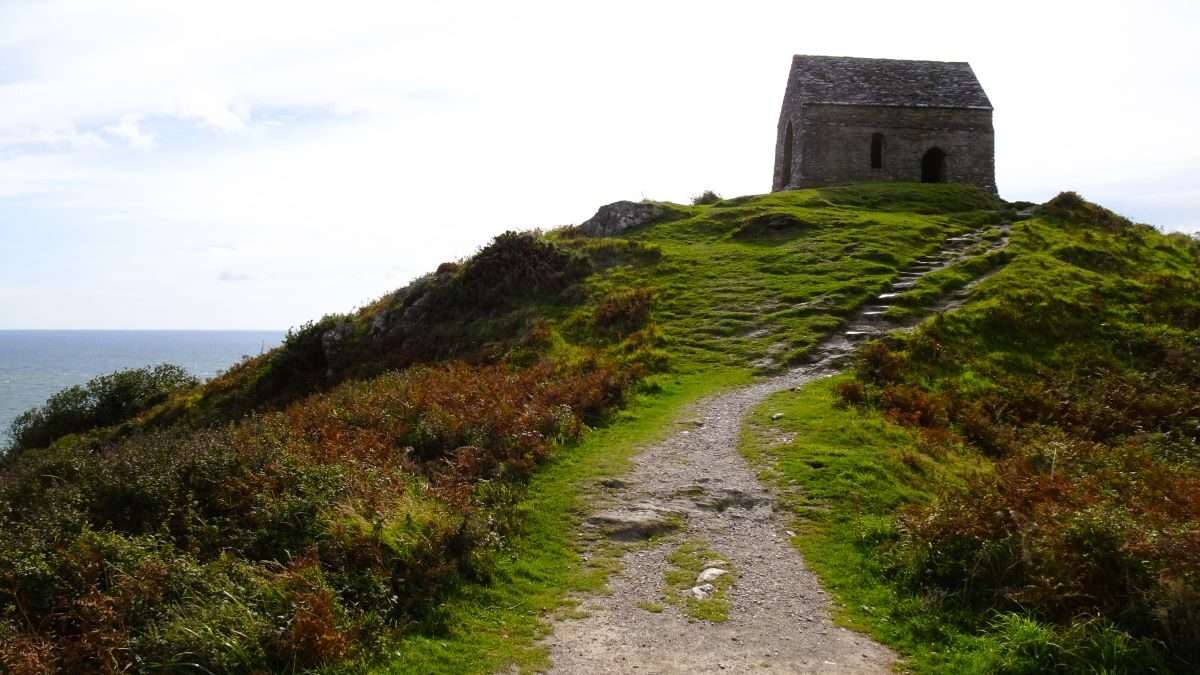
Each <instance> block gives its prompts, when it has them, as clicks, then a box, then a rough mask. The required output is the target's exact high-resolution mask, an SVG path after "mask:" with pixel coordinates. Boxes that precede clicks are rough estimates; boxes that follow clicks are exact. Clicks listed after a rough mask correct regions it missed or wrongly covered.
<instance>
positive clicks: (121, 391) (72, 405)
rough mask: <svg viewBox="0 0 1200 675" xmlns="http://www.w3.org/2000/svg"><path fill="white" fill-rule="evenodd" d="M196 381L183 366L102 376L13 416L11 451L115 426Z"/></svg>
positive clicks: (163, 366)
mask: <svg viewBox="0 0 1200 675" xmlns="http://www.w3.org/2000/svg"><path fill="white" fill-rule="evenodd" d="M198 384H199V380H197V379H196V378H195V377H193V376H192V375H190V374H188V372H187V371H186V370H184V369H183V368H180V367H179V366H176V365H172V364H169V363H164V364H162V365H158V366H153V367H146V368H133V369H130V370H120V371H117V372H115V373H111V374H109V375H102V376H100V377H97V378H94V379H92V380H89V381H88V382H87V383H86V384H82V385H76V386H73V387H68V388H66V389H64V390H62V391H60V392H58V393H57V394H55V395H53V396H51V397H50V399H49V400H47V401H46V403H45V404H43V405H41V406H38V407H36V408H33V409H32V410H29V411H26V412H24V413H22V414H21V415H19V416H18V417H17V418H16V419H15V420H13V422H12V425H11V426H10V428H9V435H10V436H11V437H12V449H13V450H25V449H29V448H44V447H46V446H48V445H50V444H51V443H53V442H54V441H55V440H57V439H59V438H62V437H63V436H66V435H68V434H77V433H82V432H85V431H89V430H91V429H95V428H97V427H107V426H112V425H114V424H120V423H121V422H125V421H127V420H129V419H132V418H133V417H135V416H136V415H138V414H140V413H142V412H145V411H146V410H148V409H149V408H150V407H152V406H155V405H157V404H159V403H162V402H163V401H165V400H166V399H167V397H169V396H170V395H171V394H173V393H175V392H178V391H181V390H184V389H190V388H192V387H195V386H196V385H198Z"/></svg>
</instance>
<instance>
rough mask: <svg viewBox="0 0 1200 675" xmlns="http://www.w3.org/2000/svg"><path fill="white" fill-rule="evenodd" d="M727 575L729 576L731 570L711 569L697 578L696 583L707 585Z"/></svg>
mask: <svg viewBox="0 0 1200 675" xmlns="http://www.w3.org/2000/svg"><path fill="white" fill-rule="evenodd" d="M726 574H729V570H723V569H721V568H720V567H710V568H708V569H706V570H704V571H703V572H701V573H700V575H699V576H697V577H696V583H697V584H707V583H708V582H710V581H716V580H717V579H718V578H719V577H723V576H725V575H726Z"/></svg>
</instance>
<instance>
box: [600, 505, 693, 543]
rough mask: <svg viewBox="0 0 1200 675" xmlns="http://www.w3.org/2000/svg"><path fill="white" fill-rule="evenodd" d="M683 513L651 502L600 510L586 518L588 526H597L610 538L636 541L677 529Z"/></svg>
mask: <svg viewBox="0 0 1200 675" xmlns="http://www.w3.org/2000/svg"><path fill="white" fill-rule="evenodd" d="M682 521H683V514H681V513H679V512H678V511H671V510H668V509H664V508H660V507H658V506H655V505H653V504H645V503H642V504H635V505H633V506H632V507H631V508H628V509H621V510H613V511H602V512H600V513H597V514H595V515H593V516H591V517H590V518H588V519H587V521H586V524H587V525H588V526H589V527H595V528H599V529H601V530H603V531H604V533H605V534H606V535H608V536H609V538H611V539H618V540H622V541H636V540H639V539H649V538H650V537H654V536H657V535H660V534H666V533H667V532H670V531H672V530H675V529H677V528H678V527H679V526H680V525H681V524H682Z"/></svg>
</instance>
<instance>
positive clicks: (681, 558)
mask: <svg viewBox="0 0 1200 675" xmlns="http://www.w3.org/2000/svg"><path fill="white" fill-rule="evenodd" d="M713 562H720V563H721V569H723V570H725V571H726V574H722V575H721V576H719V577H717V578H716V579H713V580H712V581H711V582H709V583H711V584H712V586H713V591H712V595H710V596H709V597H707V598H703V599H700V598H695V597H692V596H691V595H689V594H688V591H689V590H690V589H691V588H692V587H694V586H695V585H696V578H697V576H698V575H699V574H700V573H701V572H702V571H704V569H705V567H706V565H708V564H710V563H713ZM667 564H668V565H670V567H669V568H667V570H666V572H664V573H663V581H664V583H665V585H666V588H667V592H666V595H664V596H663V600H664V601H665V602H667V603H670V604H672V605H678V606H682V607H683V609H684V611H685V612H687V615H688V619H689V620H693V621H711V622H714V623H720V622H722V621H728V620H729V598H728V594H729V588H730V587H731V586H733V583H734V581H735V580H737V570H736V569H734V568H733V566H732V565H730V564H729V562H728V556H724V555H721V554H720V553H718V552H717V551H713V550H712V549H710V548H708V545H707V544H705V543H704V542H702V541H694V540H693V541H685V542H683V543H681V544H679V545H678V546H676V547H675V549H674V550H673V551H671V553H670V554H669V555H667Z"/></svg>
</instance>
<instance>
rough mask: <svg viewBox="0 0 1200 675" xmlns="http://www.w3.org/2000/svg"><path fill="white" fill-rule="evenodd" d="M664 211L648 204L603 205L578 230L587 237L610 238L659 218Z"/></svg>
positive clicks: (657, 206)
mask: <svg viewBox="0 0 1200 675" xmlns="http://www.w3.org/2000/svg"><path fill="white" fill-rule="evenodd" d="M665 213H666V209H664V208H663V207H661V206H659V205H657V204H650V203H648V202H630V201H621V202H613V203H612V204H605V205H604V206H601V207H600V210H599V211H597V212H596V215H594V216H592V217H591V218H589V219H588V220H587V221H585V222H584V223H583V224H582V225H580V226H579V230H580V231H581V232H583V233H584V234H586V235H588V236H589V237H611V236H612V235H614V234H620V233H622V232H624V231H625V230H628V229H630V228H633V227H638V226H640V225H645V224H646V223H649V222H651V221H654V220H656V219H658V218H661V217H662V216H663V215H664V214H665Z"/></svg>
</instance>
